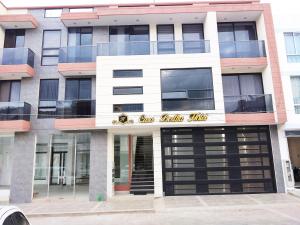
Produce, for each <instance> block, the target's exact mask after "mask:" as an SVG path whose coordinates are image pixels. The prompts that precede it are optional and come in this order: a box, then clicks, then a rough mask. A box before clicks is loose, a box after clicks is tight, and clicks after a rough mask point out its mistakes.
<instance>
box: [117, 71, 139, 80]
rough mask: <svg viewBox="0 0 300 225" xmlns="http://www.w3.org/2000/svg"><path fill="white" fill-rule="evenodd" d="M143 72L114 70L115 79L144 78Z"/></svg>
mask: <svg viewBox="0 0 300 225" xmlns="http://www.w3.org/2000/svg"><path fill="white" fill-rule="evenodd" d="M142 76H143V71H142V70H114V72H113V77H114V78H122V77H142Z"/></svg>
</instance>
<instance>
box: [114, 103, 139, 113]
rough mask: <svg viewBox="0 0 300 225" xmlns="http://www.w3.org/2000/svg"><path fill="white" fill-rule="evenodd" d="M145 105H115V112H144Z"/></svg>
mask: <svg viewBox="0 0 300 225" xmlns="http://www.w3.org/2000/svg"><path fill="white" fill-rule="evenodd" d="M143 111H144V105H143V104H114V105H113V112H143Z"/></svg>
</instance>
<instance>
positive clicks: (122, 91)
mask: <svg viewBox="0 0 300 225" xmlns="http://www.w3.org/2000/svg"><path fill="white" fill-rule="evenodd" d="M113 94H114V95H140V94H143V87H113Z"/></svg>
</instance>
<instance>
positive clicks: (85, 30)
mask: <svg viewBox="0 0 300 225" xmlns="http://www.w3.org/2000/svg"><path fill="white" fill-rule="evenodd" d="M92 44H93V28H92V27H73V28H69V40H68V45H69V46H78V45H92Z"/></svg>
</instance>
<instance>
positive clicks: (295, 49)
mask: <svg viewBox="0 0 300 225" xmlns="http://www.w3.org/2000/svg"><path fill="white" fill-rule="evenodd" d="M288 34H291V36H292V38H293V43H292V44H293V47H294V51H295V53H294V54H289V53H288V49H287V44H286V37H287V35H288ZM295 35H299V36H300V31H299V32H284V33H283V36H284V42H285V43H284V44H285V53H286V57H287V62H288V63H293V62H290V61H289V57H291V56H299V57H300V47H299V49H297V45H296V39H295ZM299 46H300V43H299ZM294 63H300V60H299V61H296V62H294Z"/></svg>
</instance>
